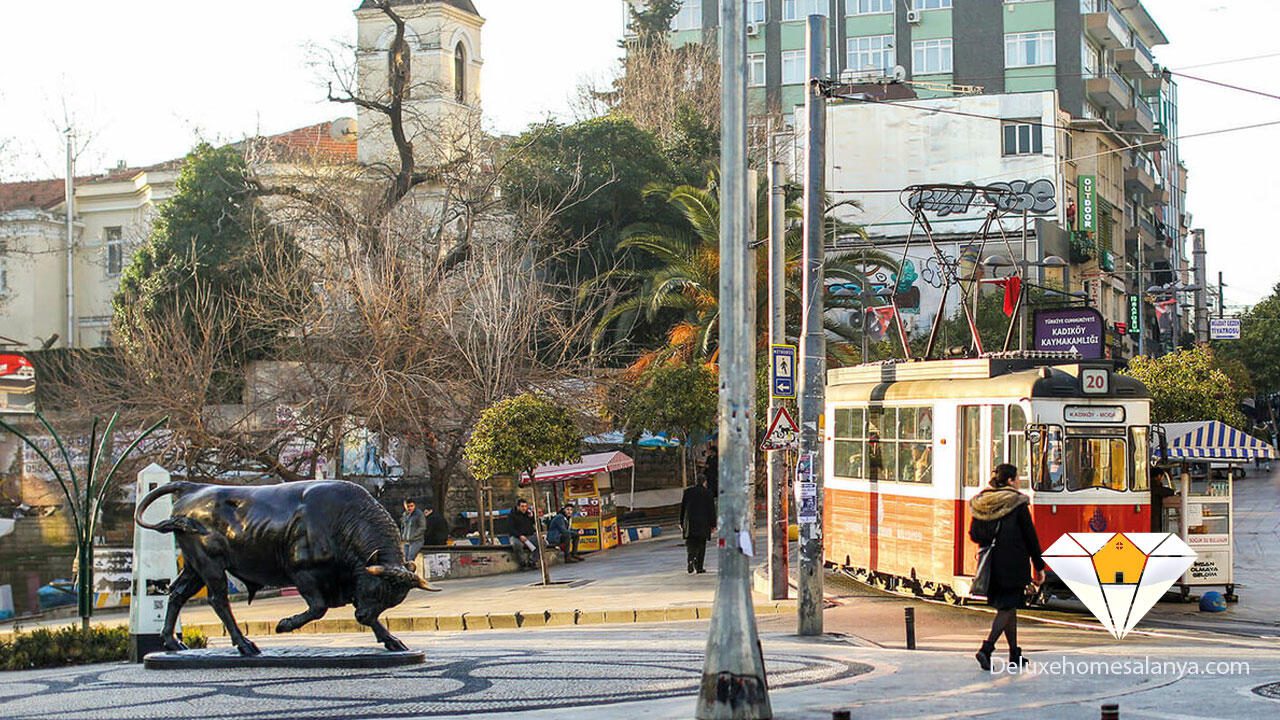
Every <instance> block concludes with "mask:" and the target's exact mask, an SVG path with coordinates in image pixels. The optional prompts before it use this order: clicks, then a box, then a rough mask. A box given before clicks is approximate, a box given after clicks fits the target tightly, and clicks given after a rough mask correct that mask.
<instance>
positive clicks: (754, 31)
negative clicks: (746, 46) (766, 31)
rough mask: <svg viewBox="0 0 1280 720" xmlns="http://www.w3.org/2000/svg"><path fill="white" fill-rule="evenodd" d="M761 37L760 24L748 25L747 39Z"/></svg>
mask: <svg viewBox="0 0 1280 720" xmlns="http://www.w3.org/2000/svg"><path fill="white" fill-rule="evenodd" d="M759 36H760V24H759V23H747V37H759Z"/></svg>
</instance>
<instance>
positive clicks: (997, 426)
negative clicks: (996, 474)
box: [989, 405, 1005, 470]
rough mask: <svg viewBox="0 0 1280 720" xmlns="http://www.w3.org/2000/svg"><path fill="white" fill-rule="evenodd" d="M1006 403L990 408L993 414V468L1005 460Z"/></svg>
mask: <svg viewBox="0 0 1280 720" xmlns="http://www.w3.org/2000/svg"><path fill="white" fill-rule="evenodd" d="M1004 413H1005V406H1004V405H992V406H991V409H990V413H989V414H990V415H991V468H992V470H994V469H995V466H997V465H999V464H1000V463H1002V462H1004V461H1005V459H1004V445H1005V436H1004V432H1005V431H1004Z"/></svg>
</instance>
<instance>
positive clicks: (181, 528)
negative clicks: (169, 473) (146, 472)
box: [133, 482, 208, 535]
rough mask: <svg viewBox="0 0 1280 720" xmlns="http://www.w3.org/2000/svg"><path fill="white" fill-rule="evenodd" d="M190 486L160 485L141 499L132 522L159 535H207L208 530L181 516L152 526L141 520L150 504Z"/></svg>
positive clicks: (181, 484) (174, 483)
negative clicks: (159, 533)
mask: <svg viewBox="0 0 1280 720" xmlns="http://www.w3.org/2000/svg"><path fill="white" fill-rule="evenodd" d="M191 486H192V483H188V482H170V483H165V484H164V485H161V486H160V487H158V488H156V489H155V490H152V491H151V492H149V493H147V495H146V497H144V498H142V500H141V501H140V502H139V503H138V509H137V510H135V511H134V513H133V521H134V522H135V523H137V524H138V526H139V527H144V528H146V529H148V530H155V531H156V532H161V533H183V532H185V533H194V534H196V535H204V534H206V533H208V530H206V529H205V528H204V526H203V525H201V524H200V523H198V522H196V521H195V520H192V519H191V518H188V517H185V516H181V515H180V516H178V517H171V518H166V519H164V520H161V521H160V522H158V523H155V524H154V525H153V524H151V523H149V522H147V521H145V520H143V519H142V514H143V513H144V512H146V511H147V508H148V507H150V506H151V503H153V502H155V501H156V500H159V499H160V498H162V497H164V496H165V495H172V494H174V493H179V492H182V491H184V490H187V489H189V488H190V487H191Z"/></svg>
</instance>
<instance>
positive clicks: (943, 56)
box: [911, 4, 951, 75]
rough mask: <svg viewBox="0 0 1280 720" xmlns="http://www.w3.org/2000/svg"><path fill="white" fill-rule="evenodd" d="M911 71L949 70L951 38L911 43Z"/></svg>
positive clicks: (919, 73)
mask: <svg viewBox="0 0 1280 720" xmlns="http://www.w3.org/2000/svg"><path fill="white" fill-rule="evenodd" d="M947 7H950V4H948V5H947ZM911 72H912V73H913V74H915V75H929V74H932V73H949V72H951V38H945V39H942V40H917V41H915V42H913V43H911Z"/></svg>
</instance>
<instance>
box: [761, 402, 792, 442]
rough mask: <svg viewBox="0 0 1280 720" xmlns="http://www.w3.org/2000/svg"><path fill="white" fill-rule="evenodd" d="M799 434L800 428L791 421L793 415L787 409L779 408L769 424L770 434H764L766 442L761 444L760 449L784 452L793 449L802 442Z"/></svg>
mask: <svg viewBox="0 0 1280 720" xmlns="http://www.w3.org/2000/svg"><path fill="white" fill-rule="evenodd" d="M799 433H800V428H799V426H797V425H796V421H795V420H792V419H791V413H789V412H787V409H786V408H785V407H779V408H778V411H777V412H776V413H774V414H773V421H772V422H770V423H769V432H767V433H765V434H764V442H762V443H760V449H761V450H782V449H784V448H789V447H793V446H795V445H796V443H797V442H799V440H800V437H799Z"/></svg>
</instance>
